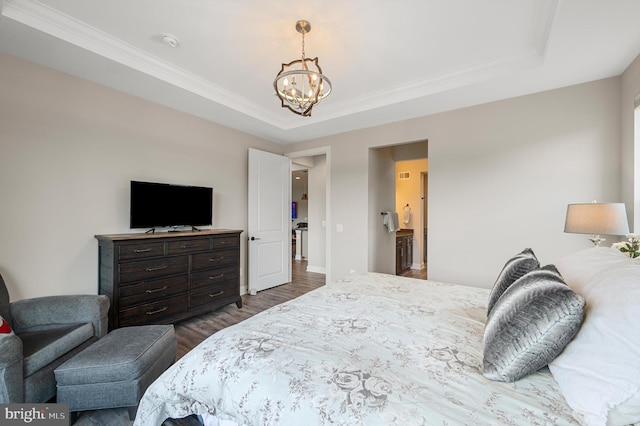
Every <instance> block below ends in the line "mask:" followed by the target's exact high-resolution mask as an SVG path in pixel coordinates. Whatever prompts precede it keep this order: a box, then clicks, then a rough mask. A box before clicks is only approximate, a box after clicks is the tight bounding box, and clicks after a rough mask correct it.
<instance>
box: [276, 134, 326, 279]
mask: <svg viewBox="0 0 640 426" xmlns="http://www.w3.org/2000/svg"><path fill="white" fill-rule="evenodd" d="M284 155H285V156H287V157H289V158H300V157H313V156H315V155H325V157H326V161H327V166H326V167H327V177H326V182H325V191H326V197H327V200H326V206H325V208H326V211H325V220H326V226H325V231H324V234H325V263H326V265H325V269H326V274H325V282H327V283H330V282H333V276H332V275H333V274H332V270H331V235H332V233H331V232H330V231H331V229H332V220H331V147H330V146H321V147H318V148H311V149H306V150H302V151H294V152H288V153H286V154H284ZM289 263H291V258H289Z"/></svg>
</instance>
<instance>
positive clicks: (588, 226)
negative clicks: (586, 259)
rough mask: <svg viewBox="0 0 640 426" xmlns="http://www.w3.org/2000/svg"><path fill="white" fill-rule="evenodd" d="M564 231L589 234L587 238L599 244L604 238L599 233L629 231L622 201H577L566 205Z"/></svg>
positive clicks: (618, 233)
mask: <svg viewBox="0 0 640 426" xmlns="http://www.w3.org/2000/svg"><path fill="white" fill-rule="evenodd" d="M564 232H568V233H572V234H591V235H593V237H592V238H589V241H591V242H592V243H593V244H594V245H595V246H599V245H600V243H601V242H602V241H605V239H604V238H601V237H600V235H626V234H628V233H629V224H628V222H627V211H626V209H625V206H624V203H596V202H595V201H594V202H592V203H579V204H569V205H568V206H567V217H566V220H565V223H564Z"/></svg>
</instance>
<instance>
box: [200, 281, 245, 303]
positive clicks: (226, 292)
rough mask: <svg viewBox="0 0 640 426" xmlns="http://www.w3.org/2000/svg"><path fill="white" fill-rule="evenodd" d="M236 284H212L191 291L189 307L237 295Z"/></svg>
mask: <svg viewBox="0 0 640 426" xmlns="http://www.w3.org/2000/svg"><path fill="white" fill-rule="evenodd" d="M238 291H239V290H238V286H237V285H235V284H234V283H227V284H223V285H216V286H212V287H211V288H208V289H203V290H198V291H194V292H192V293H191V303H190V307H192V308H195V307H197V306H202V305H206V304H208V303H213V302H217V301H218V300H222V299H226V298H227V297H231V296H237V295H238Z"/></svg>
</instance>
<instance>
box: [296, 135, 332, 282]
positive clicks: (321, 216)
mask: <svg viewBox="0 0 640 426" xmlns="http://www.w3.org/2000/svg"><path fill="white" fill-rule="evenodd" d="M329 154H330V151H329V147H325V148H318V149H313V150H307V151H300V152H295V153H289V154H286V155H287V156H288V157H290V158H291V170H292V177H291V194H292V206H291V207H292V212H291V214H292V218H291V224H292V227H291V232H292V243H293V244H292V245H293V246H295V251H293V249H292V262H303V263H305V269H306V271H307V272H314V273H321V274H325V279H326V282H329V281H330V279H331V277H330V275H331V268H330V256H329V255H328V250H329V247H330V243H329V239H330V233H329V232H327V230H328V227H329V223H330V218H329V213H330V209H329V200H330V197H329V194H330V179H329V167H330V155H329ZM296 178H298V179H296ZM294 203H295V204H294ZM294 208H295V209H296V211H295V216H296V217H295V218H293V215H294Z"/></svg>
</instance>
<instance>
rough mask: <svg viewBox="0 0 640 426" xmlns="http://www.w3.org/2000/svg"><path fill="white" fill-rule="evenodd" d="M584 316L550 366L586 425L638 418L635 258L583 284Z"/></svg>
mask: <svg viewBox="0 0 640 426" xmlns="http://www.w3.org/2000/svg"><path fill="white" fill-rule="evenodd" d="M583 296H584V298H585V300H586V303H587V310H586V317H585V321H584V324H583V325H582V328H581V329H580V331H579V332H578V334H577V335H576V337H575V339H573V341H572V342H571V343H569V344H568V345H567V347H566V348H565V350H564V351H563V352H562V353H561V354H560V355H559V356H558V357H557V358H556V359H555V360H553V361H552V362H551V363H549V369H550V370H551V374H553V377H554V378H555V379H556V381H557V382H558V385H559V386H560V391H561V392H562V394H563V396H564V397H565V400H566V401H567V403H568V404H569V406H570V407H571V408H572V409H573V410H574V416H575V417H576V418H577V419H578V420H580V422H581V423H583V424H585V425H605V424H606V425H611V426H614V425H627V424H632V423H638V422H640V361H639V359H640V358H639V357H640V261H638V260H637V259H629V261H627V262H616V263H614V264H613V265H611V266H609V267H608V268H606V269H603V270H602V271H600V272H598V273H597V274H595V275H594V276H593V277H592V278H591V279H590V280H588V281H587V282H586V283H585V286H584V287H583Z"/></svg>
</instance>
